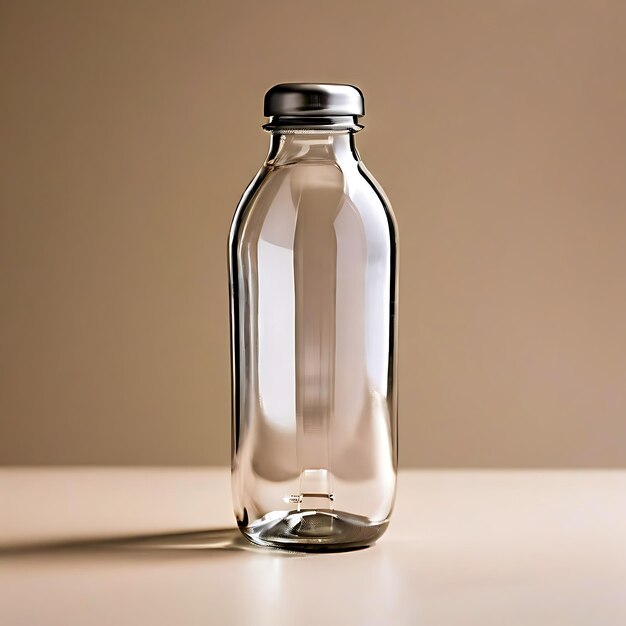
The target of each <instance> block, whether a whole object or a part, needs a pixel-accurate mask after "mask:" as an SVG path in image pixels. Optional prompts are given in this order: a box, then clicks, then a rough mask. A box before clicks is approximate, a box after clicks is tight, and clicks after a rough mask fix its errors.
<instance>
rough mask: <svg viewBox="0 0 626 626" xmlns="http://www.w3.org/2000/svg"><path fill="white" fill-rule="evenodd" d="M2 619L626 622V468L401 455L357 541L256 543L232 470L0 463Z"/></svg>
mask: <svg viewBox="0 0 626 626" xmlns="http://www.w3.org/2000/svg"><path fill="white" fill-rule="evenodd" d="M0 544H1V545H0V624H2V626H22V625H24V626H39V625H57V624H58V625H59V626H72V625H74V624H80V625H85V626H90V625H92V624H93V625H95V624H97V625H107V626H109V625H116V626H123V625H126V624H129V625H146V626H160V625H187V624H189V625H203V626H204V625H213V624H215V625H222V624H224V625H229V624H238V625H241V624H255V625H258V626H261V625H264V624H272V625H283V624H285V625H298V626H300V625H307V624H328V625H331V626H332V625H335V624H355V625H356V624H358V625H369V624H372V625H379V624H382V625H390V626H396V625H404V624H411V625H418V626H420V625H424V626H448V625H455V626H456V625H461V626H474V625H475V626H491V625H494V626H544V625H545V626H562V625H563V626H576V625H585V626H587V625H589V626H613V625H615V626H623V625H624V624H626V472H624V471H403V472H402V473H401V475H400V479H399V488H398V498H397V505H396V510H395V512H394V515H393V518H392V521H391V525H390V527H389V530H388V532H387V533H386V534H385V535H384V536H383V538H382V539H381V540H380V542H379V543H378V544H377V545H376V546H374V547H372V548H368V549H365V550H359V551H355V552H347V553H341V554H320V555H304V554H299V553H292V552H282V551H278V550H273V549H265V548H258V547H255V546H252V545H250V544H248V543H247V542H246V541H245V540H244V539H243V537H241V536H240V535H239V532H238V531H237V530H236V528H235V527H234V520H233V517H232V513H231V510H230V486H229V472H228V470H227V469H224V468H214V469H179V468H148V469H146V468H143V469H128V468H56V469H48V468H32V469H30V468H28V469H23V468H20V469H17V468H16V469H3V470H0Z"/></svg>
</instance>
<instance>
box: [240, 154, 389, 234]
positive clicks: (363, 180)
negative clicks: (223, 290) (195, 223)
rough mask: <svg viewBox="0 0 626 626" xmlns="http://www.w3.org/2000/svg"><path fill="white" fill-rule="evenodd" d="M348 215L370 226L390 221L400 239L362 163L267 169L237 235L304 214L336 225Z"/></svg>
mask: <svg viewBox="0 0 626 626" xmlns="http://www.w3.org/2000/svg"><path fill="white" fill-rule="evenodd" d="M346 210H348V211H349V212H351V213H353V214H355V215H356V216H358V217H359V218H360V219H361V220H366V221H372V220H374V221H378V220H377V218H378V219H382V218H383V217H384V218H385V220H387V221H389V222H390V226H391V228H392V230H393V231H394V235H395V231H396V230H397V227H396V222H395V217H394V215H393V212H392V209H391V204H390V202H389V200H388V198H387V196H386V194H385V192H384V191H383V189H382V187H381V185H380V184H379V183H378V182H377V180H376V179H375V178H374V176H373V175H372V174H371V172H369V170H368V169H367V168H366V167H365V165H364V164H363V163H362V161H354V162H353V163H351V164H349V165H347V166H346V165H340V164H338V163H336V162H330V161H326V162H324V161H320V162H306V163H294V164H286V165H281V166H279V167H274V166H271V165H269V166H268V165H264V166H263V167H261V169H260V170H259V171H258V173H257V175H256V176H255V177H254V179H253V180H252V182H251V183H250V185H249V186H248V187H247V189H246V191H245V192H244V194H243V195H242V197H241V200H240V202H239V204H238V206H237V210H236V212H235V217H234V219H233V224H232V229H231V234H232V231H233V230H239V229H241V227H242V226H243V225H244V224H247V223H248V222H256V223H257V225H258V224H260V223H264V222H265V221H266V220H268V219H276V218H278V217H279V216H283V218H284V219H288V220H293V219H297V214H298V213H299V212H303V211H321V212H323V213H325V214H327V216H328V218H329V219H335V218H336V217H337V216H338V215H339V214H340V213H341V212H342V211H346Z"/></svg>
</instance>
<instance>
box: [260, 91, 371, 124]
mask: <svg viewBox="0 0 626 626" xmlns="http://www.w3.org/2000/svg"><path fill="white" fill-rule="evenodd" d="M263 109H264V114H265V116H266V117H269V118H270V122H269V124H266V125H265V126H264V127H263V128H265V129H266V130H274V129H285V128H293V129H298V128H303V129H306V128H310V129H329V130H350V129H352V130H359V129H360V128H362V127H361V126H360V125H359V124H357V117H360V116H362V115H365V102H364V99H363V94H362V93H361V90H360V89H358V88H357V87H353V86H352V85H335V84H331V83H282V84H280V85H274V87H272V88H271V89H270V90H269V91H268V92H267V93H266V94H265V101H264V107H263Z"/></svg>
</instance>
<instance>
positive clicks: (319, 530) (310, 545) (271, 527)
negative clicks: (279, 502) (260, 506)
mask: <svg viewBox="0 0 626 626" xmlns="http://www.w3.org/2000/svg"><path fill="white" fill-rule="evenodd" d="M388 524H389V522H388V521H387V520H385V521H383V522H371V521H369V520H368V519H367V518H366V517H362V516H360V515H354V514H352V513H346V512H344V511H333V510H330V509H317V510H312V509H309V510H302V511H289V512H286V511H285V512H283V513H282V514H281V515H280V516H278V515H276V514H270V515H266V516H264V517H263V518H262V519H260V520H258V521H257V522H254V523H253V524H251V525H249V526H240V530H241V532H242V533H243V535H244V536H245V537H246V538H247V539H248V540H249V541H251V542H252V543H255V544H257V545H262V546H271V547H273V548H283V549H286V550H297V551H302V552H341V551H345V550H357V549H359V548H366V547H367V546H371V545H372V544H373V543H375V542H376V541H377V540H378V539H379V538H380V536H381V535H382V534H383V533H384V532H385V530H386V529H387V526H388Z"/></svg>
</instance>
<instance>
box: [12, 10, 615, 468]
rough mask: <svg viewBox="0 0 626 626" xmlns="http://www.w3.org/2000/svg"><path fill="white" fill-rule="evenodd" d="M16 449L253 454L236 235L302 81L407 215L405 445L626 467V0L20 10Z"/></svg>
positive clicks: (441, 453) (222, 459)
mask: <svg viewBox="0 0 626 626" xmlns="http://www.w3.org/2000/svg"><path fill="white" fill-rule="evenodd" d="M0 29H1V31H0V71H1V84H0V124H1V129H0V130H1V133H2V134H1V137H0V160H1V162H0V177H1V180H0V198H1V225H0V271H1V292H0V294H1V328H0V342H1V343H0V368H1V378H0V462H2V463H5V464H13V463H18V464H20V463H33V464H40V463H97V464H109V463H110V464H170V463H171V464H221V463H227V462H228V459H229V447H230V440H229V428H230V412H229V391H228V387H229V366H228V308H227V307H228V301H227V280H226V248H225V246H226V236H227V231H228V226H229V222H230V219H231V216H232V212H233V210H234V207H235V204H236V202H237V200H238V198H239V195H240V193H241V192H242V190H243V188H244V186H245V185H246V184H247V182H248V180H249V179H250V178H251V176H252V175H253V174H254V172H255V171H256V169H257V168H258V167H259V165H260V163H261V162H262V160H263V157H264V155H265V145H266V142H267V137H266V136H265V135H264V134H263V133H262V132H261V130H260V124H261V123H262V121H263V120H262V117H261V116H262V110H261V100H262V95H263V93H264V91H265V90H266V89H267V88H268V87H269V86H271V85H272V84H273V83H277V82H283V81H296V80H297V81H331V82H353V83H355V84H357V85H359V86H360V87H361V88H362V89H363V91H364V92H365V95H366V102H367V111H368V115H367V117H366V118H365V120H364V121H365V124H366V130H365V132H363V133H361V134H360V135H359V137H358V142H359V146H360V150H361V153H362V156H363V158H364V160H365V162H366V163H367V164H368V166H369V168H370V169H371V170H372V171H373V172H374V174H375V175H376V176H377V178H378V179H379V180H380V182H381V183H382V184H383V186H384V187H385V189H386V191H387V193H388V195H389V196H390V198H391V200H392V203H393V205H394V208H395V211H396V214H397V217H398V221H399V224H400V231H401V242H402V243H401V255H402V258H401V261H402V265H401V342H400V349H401V353H400V365H401V369H400V411H401V415H400V418H401V461H402V462H403V464H404V465H416V466H444V467H445V466H470V467H482V466H485V467H486V466H511V467H518V466H581V467H583V466H584V467H588V466H626V114H625V112H626V87H625V83H626V78H625V76H626V75H625V69H624V68H625V66H626V36H625V33H626V4H625V3H623V2H618V1H615V2H605V1H598V2H594V1H592V0H589V1H588V2H570V1H566V0H552V1H521V0H520V1H502V2H495V1H485V0H479V1H477V2H464V1H457V2H438V1H434V0H433V1H432V2H375V1H372V2H369V3H366V2H362V1H359V2H357V1H354V2H352V1H343V2H337V1H336V0H335V1H333V2H325V1H320V2H316V3H313V4H311V3H300V2H294V1H293V0H292V1H291V2H285V1H283V0H278V1H276V0H272V2H271V3H270V4H265V3H262V2H242V1H238V2H236V3H235V2H230V3H229V2H213V3H211V2H143V3H142V2H83V1H76V2H69V1H57V2H44V1H41V2H19V1H17V0H16V1H15V2H2V5H1V9H0Z"/></svg>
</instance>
